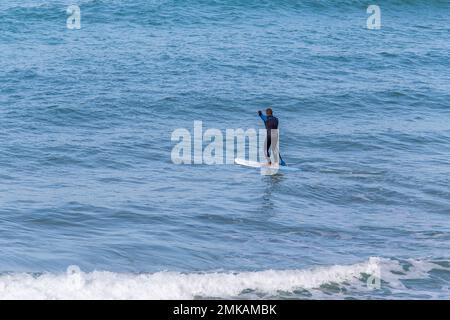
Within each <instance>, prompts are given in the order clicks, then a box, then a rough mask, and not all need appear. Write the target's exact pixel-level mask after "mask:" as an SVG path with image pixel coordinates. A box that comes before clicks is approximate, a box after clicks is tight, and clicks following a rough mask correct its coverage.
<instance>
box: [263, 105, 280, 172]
mask: <svg viewBox="0 0 450 320" xmlns="http://www.w3.org/2000/svg"><path fill="white" fill-rule="evenodd" d="M258 115H259V116H260V117H261V119H262V120H263V121H264V125H265V126H266V130H267V136H266V141H265V142H264V154H265V156H266V159H267V161H268V164H269V165H272V161H271V160H270V148H271V147H272V151H273V155H274V157H275V159H276V158H277V157H280V165H282V166H285V165H286V163H285V162H284V160H283V159H282V158H281V154H280V152H279V148H278V141H279V137H278V118H276V117H274V116H273V112H272V109H271V108H267V109H266V114H265V115H264V114H263V113H262V112H261V111H258Z"/></svg>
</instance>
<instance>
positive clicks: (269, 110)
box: [266, 108, 273, 116]
mask: <svg viewBox="0 0 450 320" xmlns="http://www.w3.org/2000/svg"><path fill="white" fill-rule="evenodd" d="M272 114H273V112H272V109H271V108H267V109H266V115H268V116H271V115H272Z"/></svg>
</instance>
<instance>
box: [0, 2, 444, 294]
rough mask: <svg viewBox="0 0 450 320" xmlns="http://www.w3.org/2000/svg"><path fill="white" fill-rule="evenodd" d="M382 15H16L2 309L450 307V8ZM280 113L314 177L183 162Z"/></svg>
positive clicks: (3, 108)
mask: <svg viewBox="0 0 450 320" xmlns="http://www.w3.org/2000/svg"><path fill="white" fill-rule="evenodd" d="M73 3H75V4H77V5H79V6H80V9H81V29H79V30H69V29H67V27H66V19H67V14H66V9H67V7H68V5H70V4H73ZM370 4H373V3H372V1H357V0H346V1H331V0H330V1H325V0H321V1H319V0H316V1H313V0H310V1H308V0H304V1H289V0H285V1H282V0H273V1H265V0H259V1H256V0H247V1H243V0H242V1H241V0H230V1H225V0H223V1H221V0H186V1H175V0H173V1H163V0H161V1H157V0H155V1H145V0H133V1H132V0H129V1H128V0H108V1H106V0H78V1H73V0H70V1H63V0H55V1H45V2H43V1H32V0H21V1H18V0H4V1H2V2H1V3H0V298H2V299H10V298H32V299H34V298H35V299H54V298H56V299H58V298H100V299H101V298H105V299H114V298H118V299H126V298H134V299H139V298H156V299H172V298H182V299H192V298H211V297H213V298H236V297H237V298H268V297H270V298H328V299H345V298H357V299H366V298H388V299H390V298H436V299H449V298H450V188H449V185H450V63H449V59H448V57H449V52H450V41H449V34H450V3H449V2H448V1H419V0H417V1H415V0H410V1H381V0H380V1H377V3H376V4H378V5H379V6H380V8H381V12H382V15H381V17H382V27H381V29H380V30H368V29H367V28H366V19H367V18H368V16H369V14H367V13H366V9H367V7H368V5H370ZM268 105H270V106H272V107H273V109H274V111H275V114H276V116H278V117H279V119H280V130H281V152H282V154H283V156H284V159H285V160H286V161H287V163H288V164H289V165H290V166H291V167H294V168H298V169H299V170H298V171H286V172H283V171H281V172H280V173H279V174H277V175H274V176H262V175H260V173H259V172H258V171H257V170H253V169H248V168H243V167H239V166H235V165H176V164H174V163H172V161H171V151H172V148H173V147H174V145H175V143H174V142H173V141H171V134H172V132H173V131H174V130H175V129H177V128H187V129H188V130H190V131H192V130H193V124H194V120H198V121H203V126H204V128H205V129H206V128H218V129H220V130H223V131H225V130H226V129H228V128H244V129H248V128H257V129H260V128H262V123H261V121H260V120H259V119H258V117H257V114H256V111H257V110H260V109H264V108H265V107H267V106H268ZM370 270H378V276H377V277H378V278H380V279H381V282H380V283H379V285H378V286H375V287H370V286H368V285H367V280H368V277H369V276H370V275H371V272H369V271H370ZM375 273H376V272H375Z"/></svg>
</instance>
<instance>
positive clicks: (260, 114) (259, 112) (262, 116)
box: [258, 110, 267, 122]
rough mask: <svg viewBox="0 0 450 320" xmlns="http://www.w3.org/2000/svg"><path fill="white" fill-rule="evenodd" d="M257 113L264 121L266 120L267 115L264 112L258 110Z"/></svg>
mask: <svg viewBox="0 0 450 320" xmlns="http://www.w3.org/2000/svg"><path fill="white" fill-rule="evenodd" d="M258 115H259V116H260V117H261V119H262V121H264V122H266V121H267V116H266V115H265V114H263V113H262V112H261V110H260V111H258Z"/></svg>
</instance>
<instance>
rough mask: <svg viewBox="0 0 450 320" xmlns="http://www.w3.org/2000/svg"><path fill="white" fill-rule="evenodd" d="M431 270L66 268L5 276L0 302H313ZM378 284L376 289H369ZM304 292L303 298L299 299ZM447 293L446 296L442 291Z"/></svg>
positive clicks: (396, 264) (388, 264)
mask: <svg viewBox="0 0 450 320" xmlns="http://www.w3.org/2000/svg"><path fill="white" fill-rule="evenodd" d="M432 270H444V271H445V272H449V271H450V268H449V266H448V265H445V264H444V265H443V264H438V263H433V262H427V261H421V260H407V261H402V262H401V261H397V260H391V259H383V258H374V257H373V258H370V259H369V260H368V261H366V262H363V263H357V264H353V265H334V266H328V267H317V268H314V269H305V270H264V271H256V272H208V273H180V272H168V271H163V272H157V273H150V274H148V273H147V274H127V273H114V272H107V271H93V272H83V271H81V270H80V269H79V268H78V267H76V266H70V267H69V268H68V269H67V272H66V273H61V274H52V273H42V274H30V273H7V274H3V275H1V276H0V297H1V299H106V300H109V299H201V298H253V299H254V298H256V299H257V298H282V297H283V296H286V295H288V296H289V295H294V297H295V296H296V295H297V297H298V298H305V297H312V298H319V297H320V296H321V295H324V294H326V295H329V294H330V293H329V291H330V290H331V291H332V292H333V293H335V294H336V297H337V298H345V297H346V295H351V292H352V291H355V290H356V291H359V292H360V293H363V294H367V293H370V292H375V293H376V291H380V290H381V291H383V292H384V293H386V288H385V287H388V288H389V289H388V290H389V291H390V292H391V293H392V294H394V293H395V292H397V293H401V292H402V290H403V289H405V286H404V284H403V283H402V280H408V279H422V278H428V277H429V276H430V272H431V271H432ZM376 277H379V278H380V279H381V282H380V286H381V287H380V288H377V287H376V286H375V287H374V286H373V285H374V284H376V281H372V280H371V278H372V279H376ZM305 292H306V294H305ZM447 293H448V290H447Z"/></svg>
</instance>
